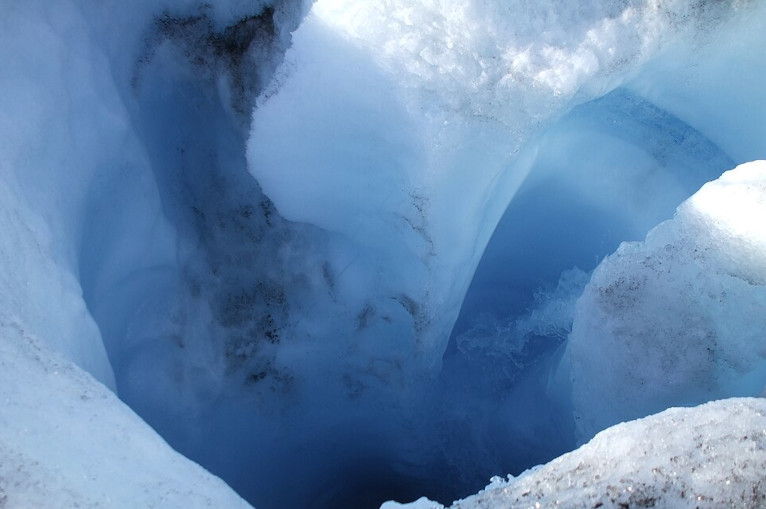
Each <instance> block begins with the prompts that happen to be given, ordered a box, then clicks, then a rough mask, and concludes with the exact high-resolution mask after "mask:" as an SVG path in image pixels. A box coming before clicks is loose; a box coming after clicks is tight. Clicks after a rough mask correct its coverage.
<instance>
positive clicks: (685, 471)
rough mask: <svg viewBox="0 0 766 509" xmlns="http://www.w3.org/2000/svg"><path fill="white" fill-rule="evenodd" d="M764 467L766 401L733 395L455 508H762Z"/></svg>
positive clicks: (593, 445)
mask: <svg viewBox="0 0 766 509" xmlns="http://www.w3.org/2000/svg"><path fill="white" fill-rule="evenodd" d="M764 469H766V400H763V399H730V400H723V401H716V402H713V403H708V404H705V405H702V406H699V407H696V408H684V409H681V408H674V409H670V410H666V411H664V412H662V413H660V414H657V415H653V416H651V417H647V418H644V419H640V420H637V421H634V422H629V423H625V424H620V425H617V426H614V427H612V428H609V429H608V430H606V431H604V432H602V433H599V434H598V435H597V436H596V437H595V438H594V439H593V440H591V441H590V442H589V443H588V444H587V445H584V446H582V447H581V448H579V449H577V450H575V451H574V452H571V453H569V454H566V455H564V456H562V457H560V458H557V459H555V460H553V461H551V462H550V463H548V464H546V465H544V466H541V467H537V468H534V469H532V470H530V471H528V472H526V473H524V474H521V475H520V476H518V477H516V478H513V479H510V480H509V481H507V482H503V483H493V484H491V485H490V486H488V487H487V488H486V489H485V490H484V491H483V492H480V493H479V494H477V495H474V496H472V497H468V498H466V499H464V500H460V501H458V502H455V504H454V505H452V506H450V507H451V508H452V509H478V508H482V509H501V508H508V507H519V508H521V507H523V508H527V507H554V506H561V507H571V508H583V509H584V508H593V507H704V508H708V507H709V508H713V507H732V506H739V505H742V506H745V507H760V506H762V505H763V504H764V503H766V482H764V478H763V472H764ZM405 507H410V506H405Z"/></svg>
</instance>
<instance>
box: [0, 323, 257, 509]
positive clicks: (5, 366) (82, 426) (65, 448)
mask: <svg viewBox="0 0 766 509" xmlns="http://www.w3.org/2000/svg"><path fill="white" fill-rule="evenodd" d="M0 401H2V412H0V507H3V508H8V509H16V508H26V507H61V508H65V507H66V508H69V507H80V508H91V507H92V508H96V507H179V508H180V507H189V508H220V507H227V508H228V507H231V508H243V509H244V508H246V507H250V506H249V505H248V504H246V503H245V502H244V501H243V500H242V499H241V498H239V496H237V495H236V494H235V493H234V492H233V491H232V490H231V489H230V488H229V487H228V486H226V484H225V483H223V482H222V481H221V480H220V479H218V478H216V477H214V476H212V475H211V474H209V473H208V472H206V471H205V470H203V469H202V468H201V467H200V466H199V465H196V464H195V463H192V462H191V461H189V460H188V459H186V458H184V457H183V456H181V455H180V454H178V453H177V452H175V451H173V450H172V449H171V448H170V447H169V446H168V445H167V443H165V442H164V441H163V440H162V439H161V438H160V437H159V436H158V435H157V434H156V432H155V431H154V430H152V429H151V428H150V427H149V426H148V425H147V424H146V423H145V422H143V421H142V420H141V419H140V418H139V417H138V416H136V415H135V414H134V413H133V412H132V411H131V410H130V409H129V408H128V407H126V406H125V405H124V404H123V403H122V402H120V401H119V400H118V399H117V397H116V396H115V395H114V394H113V393H112V392H110V391H109V390H108V389H107V388H106V387H104V386H103V385H101V384H100V383H98V382H97V381H96V380H94V379H93V378H92V377H91V376H90V375H88V374H87V373H85V372H84V371H82V370H81V369H79V368H78V367H77V366H75V365H74V364H72V363H71V362H70V361H69V360H67V359H65V358H63V357H62V356H60V355H59V354H57V353H55V352H53V351H52V350H51V349H50V348H49V347H48V346H46V345H45V344H44V343H43V342H42V341H41V340H40V339H38V338H36V337H35V335H34V334H33V333H32V332H31V331H29V330H27V329H25V326H24V325H22V324H21V323H20V322H18V321H11V322H9V321H6V320H2V321H0Z"/></svg>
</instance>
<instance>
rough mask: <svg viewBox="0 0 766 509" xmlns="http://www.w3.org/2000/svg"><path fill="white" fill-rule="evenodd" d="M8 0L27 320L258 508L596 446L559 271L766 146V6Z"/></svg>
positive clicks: (3, 237) (8, 293) (17, 315)
mask: <svg viewBox="0 0 766 509" xmlns="http://www.w3.org/2000/svg"><path fill="white" fill-rule="evenodd" d="M3 8H4V9H3V16H2V19H0V48H1V49H0V54H1V56H2V65H0V110H1V111H2V112H3V114H2V115H0V216H1V217H0V219H2V221H0V261H1V262H2V266H3V269H4V270H3V272H2V275H0V323H2V324H5V325H6V326H9V327H12V328H13V327H17V328H18V329H19V330H23V331H24V334H26V335H28V336H30V337H34V338H37V339H36V341H39V345H40V348H41V349H44V350H45V351H47V349H51V350H53V351H55V352H57V353H58V354H60V355H61V356H63V358H65V359H69V360H71V361H73V362H75V363H76V364H77V365H78V366H79V367H81V368H83V369H85V370H87V371H88V372H90V373H91V374H92V375H93V376H94V377H96V378H97V379H98V380H100V381H101V382H103V383H104V384H105V385H107V386H108V387H110V388H113V389H115V390H116V392H117V394H118V395H119V397H120V398H121V399H122V400H123V401H124V402H126V403H128V404H129V405H130V406H131V407H132V408H133V409H134V410H135V411H136V412H137V413H139V415H141V417H142V418H144V419H145V420H146V421H147V423H149V424H150V425H151V426H153V427H154V428H155V429H156V430H157V431H159V432H160V433H161V434H162V436H163V437H164V438H165V439H166V440H168V442H169V443H170V444H171V445H172V446H173V447H175V448H176V449H177V450H179V451H180V452H182V453H183V454H186V455H187V456H189V457H191V458H192V459H194V460H195V461H198V462H200V463H201V464H203V465H204V466H205V467H206V468H209V469H211V470H212V471H214V472H215V473H217V474H219V475H221V476H222V477H224V478H225V479H226V481H227V482H228V483H229V484H231V485H232V487H234V488H235V489H237V490H238V491H239V492H240V493H241V494H242V495H243V496H244V497H246V498H247V499H248V500H249V501H251V502H253V503H255V504H256V505H257V506H258V507H260V508H262V509H268V508H281V507H308V506H313V507H318V508H322V507H343V506H351V507H365V506H370V507H372V506H377V505H378V504H379V502H380V501H381V500H385V499H386V498H391V497H392V496H394V495H396V496H400V495H401V496H402V497H408V498H409V499H412V498H415V496H416V495H419V494H426V495H429V496H432V497H438V498H440V500H441V499H444V500H448V499H450V497H455V496H460V495H462V494H464V493H466V492H471V491H475V489H477V488H478V486H479V485H480V484H478V483H481V482H483V481H484V479H486V478H487V476H488V475H491V473H494V472H519V471H521V470H523V469H525V468H527V467H528V466H529V465H532V464H537V463H540V462H542V461H546V460H548V459H549V458H550V457H552V456H555V455H557V454H559V453H561V452H563V451H565V450H569V449H571V447H572V446H573V445H574V431H573V428H574V424H573V422H572V411H571V408H570V407H571V397H570V392H569V390H570V382H569V373H568V370H567V369H566V366H567V361H566V357H565V356H564V351H563V349H564V344H563V343H562V341H563V337H564V336H565V335H566V334H567V332H568V329H569V327H570V322H571V303H572V302H573V300H574V297H575V295H576V294H577V293H579V290H580V287H581V285H582V281H584V279H585V276H584V273H583V272H577V271H575V272H571V273H568V272H567V273H564V276H563V277H562V272H564V271H568V270H569V269H571V268H572V267H575V266H576V267H579V268H580V269H582V270H583V271H585V272H587V271H590V270H591V269H592V268H593V267H594V266H595V264H596V261H597V260H598V259H599V258H600V257H602V256H603V255H604V254H605V253H608V252H611V251H613V249H614V248H615V247H616V244H617V243H618V242H619V241H621V240H629V239H637V238H641V237H642V236H643V235H644V234H645V232H646V230H647V229H648V228H649V227H650V226H651V225H653V224H656V223H657V222H658V221H660V220H662V219H664V218H666V217H668V216H669V215H670V213H671V211H672V208H673V207H674V206H675V205H676V204H677V203H679V202H680V201H681V200H682V199H684V198H685V197H687V196H688V195H689V194H691V192H693V191H694V190H695V189H697V188H698V187H699V185H700V184H701V183H702V182H704V181H707V180H710V179H711V178H713V177H714V176H717V175H719V174H720V172H721V171H722V170H723V169H725V168H730V167H732V166H734V164H736V163H738V162H742V161H743V160H744V158H756V157H764V154H763V151H764V148H763V145H762V143H761V140H762V139H763V137H762V134H763V127H762V125H761V123H760V119H762V118H764V117H765V116H766V112H765V111H764V108H766V101H764V93H765V92H764V89H763V87H759V86H757V83H758V81H759V80H758V79H753V78H754V77H755V78H758V77H759V76H760V74H761V73H762V71H763V69H764V68H765V65H764V59H765V58H766V56H764V55H765V54H764V52H763V51H761V50H760V48H762V47H763V37H764V35H763V34H764V32H763V31H762V30H760V29H759V24H760V23H762V20H763V13H764V10H763V8H764V7H763V4H762V3H757V2H741V1H731V2H699V1H696V0H689V1H682V0H674V1H669V2H661V5H657V2H653V1H645V2H642V1H638V0H631V1H624V2H616V3H611V2H597V1H590V2H578V3H577V5H574V4H573V5H566V6H564V5H562V3H561V2H528V1H512V2H485V1H475V2H458V1H452V0H449V1H439V2H432V1H423V2H417V3H413V2H397V1H394V2H388V1H385V2H384V1H377V0H373V1H369V2H353V1H337V2H332V1H323V0H322V1H320V2H318V3H317V4H316V5H314V8H313V9H312V10H311V12H310V13H309V10H310V8H311V2H309V1H303V0H295V1H288V0H286V1H273V2H272V1H268V2H267V1H244V0H227V1H217V2H201V1H198V0H160V1H155V0H138V1H136V2H119V1H114V0H105V1H98V2H95V1H90V0H57V1H55V2H53V1H43V0H30V1H27V2H4V4H3ZM307 13H309V14H308V18H306V20H305V23H303V24H302V25H301V26H300V28H298V29H297V31H295V30H296V28H297V27H298V26H299V24H300V23H301V21H302V20H303V17H304V16H305V15H306V14H307ZM293 31H295V33H294V39H293V36H292V35H291V33H292V32H293ZM732 41H733V42H732ZM291 44H292V47H291V49H290V50H289V52H288V54H287V56H286V60H285V62H284V65H282V64H281V62H282V59H283V55H284V54H285V51H287V48H288V47H290V46H291ZM735 75H736V76H739V77H740V78H741V79H737V80H731V79H730V76H735ZM253 110H254V111H253ZM251 113H252V124H251ZM246 152H247V153H246ZM253 176H255V177H257V180H256V179H254V178H253ZM261 185H263V188H264V190H265V192H266V194H264V193H263V192H262V190H261V187H260V186H261ZM267 195H268V196H267ZM271 200H274V203H272V201H271ZM509 203H510V205H509ZM501 218H503V219H502V221H501ZM498 221H501V222H500V227H499V228H498V229H497V230H496V233H495V234H494V239H493V241H492V244H491V246H490V249H488V250H487V251H486V257H485V258H484V260H483V261H481V264H482V266H481V268H480V270H479V272H477V273H476V277H475V278H474V273H475V269H476V268H477V266H479V263H480V260H482V257H483V256H484V255H485V246H486V245H487V243H488V241H489V239H490V237H491V236H492V235H493V232H495V227H496V225H497V224H498ZM541 239H552V240H541ZM569 276H572V277H569ZM472 278H473V281H474V283H475V286H474V287H473V291H472V292H469V294H468V298H466V305H465V306H463V305H462V304H463V299H464V296H465V295H466V291H467V289H468V288H469V284H470V282H471V280H472ZM559 281H560V282H561V284H560V286H559V287H558V288H557V282H559ZM461 307H462V308H463V311H464V312H463V314H462V317H461V321H460V322H459V323H458V326H457V327H456V328H455V329H454V334H452V335H451V334H450V331H452V329H453V324H454V323H455V321H456V319H457V318H458V314H459V312H460V310H461ZM481 320H483V321H481ZM9 324H15V325H9ZM477 324H479V326H477ZM450 338H452V339H451V340H450ZM458 339H459V340H458ZM9 348H10V347H9ZM14 348H15V347H14ZM7 352H10V350H8V351H7ZM3 355H6V354H3ZM7 355H9V356H10V355H11V353H7ZM107 355H108V359H107ZM9 358H12V357H9ZM561 359H565V361H564V362H563V363H562V362H561ZM61 362H64V361H63V360H62V361H61ZM440 368H442V369H440ZM18 373H19V376H20V377H21V378H20V380H21V381H24V382H25V383H26V384H27V386H29V387H36V386H38V384H36V378H35V377H36V375H35V373H38V372H37V371H35V370H34V368H30V369H28V370H27V369H26V368H24V370H23V371H21V372H18ZM24 373H27V374H24ZM745 386H746V388H748V389H749V387H750V386H749V385H748V384H745V385H744V386H743V387H745ZM14 387H15V385H14ZM40 391H41V397H43V396H44V398H52V397H53V394H54V392H52V391H53V389H49V387H48V386H44V387H42V388H41V389H40ZM30 394H31V393H30ZM30 397H31V396H30ZM9 398H10V399H11V400H13V396H9ZM45 401H47V399H46V400H45ZM74 408H77V405H74ZM8 415H9V417H8V419H7V420H5V421H3V426H2V432H4V433H16V431H17V430H19V429H22V430H23V429H24V426H25V422H24V420H25V419H26V418H27V415H26V414H13V415H11V414H8ZM74 422H77V420H72V421H67V423H66V424H64V425H63V426H62V428H61V429H62V430H63V429H66V428H69V427H74V426H75V424H74ZM87 429H90V428H87ZM58 432H59V431H57V430H56V429H54V430H53V431H50V433H49V431H46V430H41V431H40V435H41V436H45V435H46V433H49V434H51V436H53V437H56V436H58V435H56V434H55V433H58ZM61 433H63V431H61ZM9 436H10V435H9ZM25 444H26V446H29V447H32V446H33V444H32V443H31V442H25ZM30 444H31V445H30ZM26 446H25V447H26ZM137 468H138V467H137ZM296 479H299V480H300V482H295V480H296ZM339 479H343V480H344V482H343V483H342V484H340V483H339V482H338V480H339ZM72 482H74V481H72ZM410 497H411V498H410Z"/></svg>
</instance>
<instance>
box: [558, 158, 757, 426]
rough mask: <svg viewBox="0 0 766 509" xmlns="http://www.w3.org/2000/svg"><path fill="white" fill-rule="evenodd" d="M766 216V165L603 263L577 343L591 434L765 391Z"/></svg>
mask: <svg viewBox="0 0 766 509" xmlns="http://www.w3.org/2000/svg"><path fill="white" fill-rule="evenodd" d="M763 218H766V162H765V161H756V162H752V163H747V164H744V165H741V166H739V167H737V168H736V169H733V170H731V171H728V172H726V173H724V174H723V175H722V176H721V177H720V178H719V179H717V180H715V181H712V182H710V183H708V184H705V185H704V186H703V187H702V188H701V189H700V190H699V191H698V192H697V193H695V194H694V195H693V196H692V197H691V198H689V199H688V200H687V201H686V202H684V203H683V204H682V205H681V206H679V208H678V211H677V213H676V216H675V217H674V218H673V219H672V220H669V221H666V222H664V223H662V224H660V225H659V226H657V227H656V228H655V229H653V230H652V231H651V232H650V233H649V234H648V235H647V238H646V240H645V241H644V242H633V243H625V244H623V245H621V246H620V248H619V249H618V250H617V252H615V253H614V254H613V255H610V256H608V257H607V258H606V259H605V260H604V261H603V262H601V264H600V265H599V267H598V268H597V269H596V270H595V272H594V273H593V276H592V278H591V281H590V283H589V284H588V285H587V286H586V288H585V291H584V292H583V295H582V296H581V297H580V299H579V300H578V303H577V307H576V311H575V316H574V323H573V326H572V333H571V335H570V337H569V351H570V355H571V361H572V384H573V400H574V401H573V404H574V408H575V418H576V420H577V421H576V422H577V430H578V434H579V438H580V439H587V438H589V437H590V436H593V434H595V433H596V432H597V431H600V430H601V429H604V428H605V427H607V426H609V425H612V424H615V423H617V422H620V421H624V420H628V419H632V418H636V417H640V416H642V415H647V414H650V413H654V412H657V411H660V410H662V409H663V408H667V407H669V406H676V405H688V404H699V403H702V402H704V401H708V400H711V399H718V398H722V397H730V396H734V395H740V396H745V395H748V396H755V395H758V394H760V393H762V391H763V390H764V387H766V334H764V331H766V317H765V316H766V315H764V313H763V309H764V305H766V261H765V260H766V226H764V222H763Z"/></svg>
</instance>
